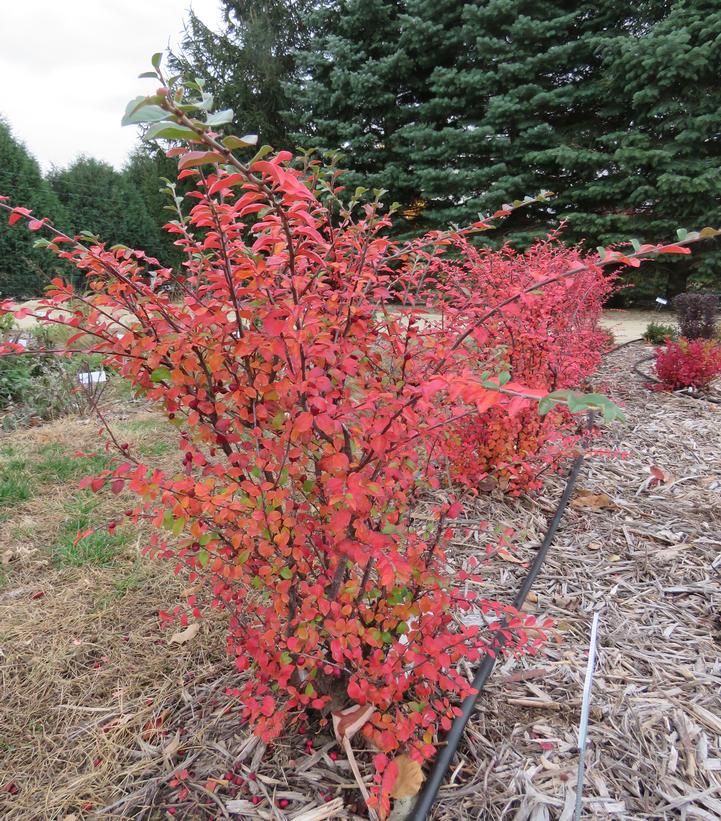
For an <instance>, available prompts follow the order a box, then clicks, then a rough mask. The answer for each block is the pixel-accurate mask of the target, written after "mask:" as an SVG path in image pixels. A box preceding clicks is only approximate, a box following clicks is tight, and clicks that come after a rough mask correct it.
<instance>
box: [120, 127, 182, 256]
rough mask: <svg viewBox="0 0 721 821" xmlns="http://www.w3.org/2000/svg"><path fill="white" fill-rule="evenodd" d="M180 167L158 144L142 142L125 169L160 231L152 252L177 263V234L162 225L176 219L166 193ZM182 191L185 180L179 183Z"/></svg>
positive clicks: (126, 174)
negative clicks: (156, 244) (155, 246)
mask: <svg viewBox="0 0 721 821" xmlns="http://www.w3.org/2000/svg"><path fill="white" fill-rule="evenodd" d="M177 171H178V164H177V160H173V159H169V158H168V157H166V156H165V152H164V151H163V150H162V149H160V148H157V147H156V146H152V145H148V144H147V143H143V144H141V145H139V146H138V147H137V148H136V149H135V150H134V151H133V152H132V153H131V155H130V158H129V159H128V162H127V164H126V166H125V168H124V169H123V175H124V177H125V179H126V181H127V183H128V184H129V185H130V186H131V187H132V188H133V190H134V191H135V192H137V194H138V195H139V196H140V198H141V200H142V201H143V205H144V207H145V209H146V211H147V212H148V215H149V216H150V218H151V219H152V221H153V223H154V225H155V230H156V234H157V243H158V248H157V249H156V251H154V252H152V255H153V256H156V257H157V258H158V259H159V260H160V261H161V262H162V263H163V264H164V265H169V266H171V265H177V264H178V263H179V262H180V260H181V258H182V256H183V255H182V254H181V253H180V252H179V250H178V249H177V248H176V247H175V245H174V241H175V239H176V236H175V235H172V234H168V233H167V232H166V231H165V230H164V228H163V226H164V225H165V224H166V223H167V222H168V221H170V220H171V219H175V216H174V213H175V212H173V213H171V212H170V211H169V210H168V208H169V207H170V206H171V205H172V201H171V199H170V197H169V195H168V193H167V182H165V180H172V181H174V180H175V177H176V175H177ZM176 185H177V187H178V189H179V191H181V190H182V188H183V184H182V182H181V183H180V184H177V183H176Z"/></svg>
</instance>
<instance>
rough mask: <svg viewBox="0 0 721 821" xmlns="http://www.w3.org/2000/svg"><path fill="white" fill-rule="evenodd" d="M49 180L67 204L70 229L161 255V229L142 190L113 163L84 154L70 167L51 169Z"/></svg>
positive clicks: (62, 200)
mask: <svg viewBox="0 0 721 821" xmlns="http://www.w3.org/2000/svg"><path fill="white" fill-rule="evenodd" d="M48 179H49V182H50V184H51V186H52V188H53V190H54V191H55V193H56V194H57V196H58V198H59V199H60V202H61V203H62V204H63V206H64V207H65V211H66V213H67V226H68V229H69V230H70V231H73V232H74V233H78V232H80V231H89V232H90V233H93V234H96V235H97V236H99V237H100V239H101V240H102V241H103V242H105V243H106V244H107V245H113V244H115V243H123V244H124V245H129V246H131V247H134V248H142V249H143V250H144V251H146V252H147V253H149V254H151V255H152V256H157V255H159V254H160V251H161V243H160V232H159V230H158V227H157V225H156V224H155V222H154V220H153V218H152V217H151V215H150V213H149V212H148V209H147V207H146V205H145V203H144V202H143V199H142V197H141V195H140V193H139V192H138V191H137V190H136V188H135V186H134V185H133V184H132V183H131V181H130V180H129V179H128V178H127V177H126V176H125V175H123V174H120V173H119V172H117V171H116V170H115V169H114V168H113V167H112V166H111V165H109V164H108V163H104V162H101V161H100V160H95V159H92V158H91V157H80V158H78V159H77V160H75V162H74V163H72V165H70V166H69V167H68V168H66V169H62V170H60V169H54V170H53V171H51V172H50V174H49V175H48Z"/></svg>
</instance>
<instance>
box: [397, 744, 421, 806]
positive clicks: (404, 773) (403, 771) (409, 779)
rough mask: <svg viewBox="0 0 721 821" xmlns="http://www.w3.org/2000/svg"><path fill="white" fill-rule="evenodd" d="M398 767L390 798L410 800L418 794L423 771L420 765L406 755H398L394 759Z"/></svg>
mask: <svg viewBox="0 0 721 821" xmlns="http://www.w3.org/2000/svg"><path fill="white" fill-rule="evenodd" d="M393 760H394V761H395V763H396V764H397V765H398V777H397V778H396V781H395V784H394V785H393V789H392V790H391V796H392V797H393V798H411V797H412V796H414V795H417V794H418V793H419V792H420V789H421V785H422V784H423V778H424V776H423V770H422V769H421V765H420V764H419V763H418V762H417V761H414V760H413V759H412V758H410V757H409V756H407V755H398V756H396V757H395V758H394V759H393Z"/></svg>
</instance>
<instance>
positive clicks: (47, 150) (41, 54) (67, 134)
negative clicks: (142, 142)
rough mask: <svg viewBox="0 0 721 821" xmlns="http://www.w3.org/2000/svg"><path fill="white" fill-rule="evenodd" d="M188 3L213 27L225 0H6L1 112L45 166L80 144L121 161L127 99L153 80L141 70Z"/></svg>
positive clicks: (0, 18) (1, 22) (0, 30)
mask: <svg viewBox="0 0 721 821" xmlns="http://www.w3.org/2000/svg"><path fill="white" fill-rule="evenodd" d="M191 5H192V7H193V10H194V11H195V13H196V14H197V15H198V16H199V17H200V19H201V20H203V22H204V23H206V25H208V26H210V27H211V28H215V29H217V27H218V24H219V20H220V11H219V0H0V77H2V84H0V116H2V117H4V118H5V119H6V120H7V121H8V122H9V123H10V126H11V128H12V130H13V133H14V134H15V136H16V137H18V138H19V139H20V140H22V142H24V143H25V145H26V146H27V148H28V149H29V150H30V152H31V153H32V154H33V155H34V156H35V158H36V159H37V160H38V161H39V162H40V164H41V165H42V167H43V169H45V170H47V169H48V168H49V167H50V166H51V165H58V166H64V165H67V164H68V163H70V162H72V160H73V159H74V158H75V157H77V156H78V155H79V154H89V155H91V156H93V157H97V158H98V159H102V160H106V161H107V162H110V163H112V164H113V165H114V166H116V167H117V168H120V167H121V166H122V165H123V163H124V162H125V160H126V158H127V155H128V152H129V151H130V149H131V148H132V147H133V145H134V143H135V141H136V129H135V128H134V127H132V126H127V127H126V128H121V126H120V118H121V117H122V115H123V112H124V110H125V105H126V103H127V102H128V100H130V99H131V98H132V97H135V96H137V95H138V94H152V93H153V92H154V90H155V88H156V87H157V84H156V85H154V84H153V81H152V80H140V79H138V74H140V73H141V72H142V71H147V70H149V69H150V57H151V55H152V54H153V53H154V52H156V51H163V50H164V49H166V47H167V45H168V42H171V43H173V44H177V42H178V40H179V37H180V35H181V33H182V29H183V21H184V19H185V16H186V14H185V13H186V10H187V9H188V8H189V7H190V6H191Z"/></svg>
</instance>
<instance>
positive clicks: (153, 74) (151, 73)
mask: <svg viewBox="0 0 721 821" xmlns="http://www.w3.org/2000/svg"><path fill="white" fill-rule="evenodd" d="M157 76H158V75H157V73H156V72H154V71H144V72H143V73H142V74H138V78H139V79H140V80H145V79H146V78H147V77H152V78H153V79H155V78H156V77H157Z"/></svg>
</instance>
